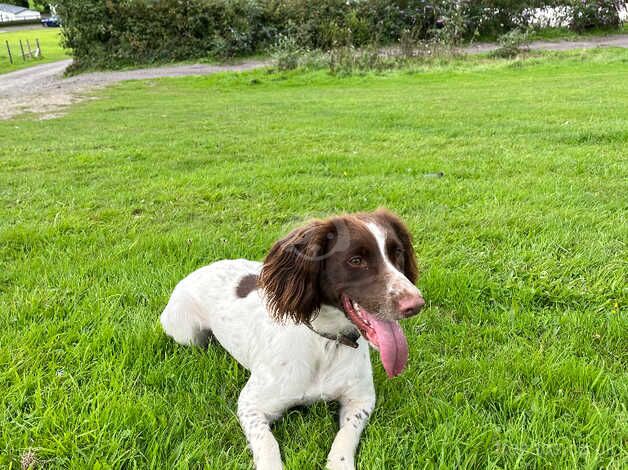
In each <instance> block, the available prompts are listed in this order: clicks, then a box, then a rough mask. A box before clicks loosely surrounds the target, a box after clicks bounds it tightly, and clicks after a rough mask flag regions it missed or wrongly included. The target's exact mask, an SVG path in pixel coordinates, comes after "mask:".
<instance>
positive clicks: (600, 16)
mask: <svg viewBox="0 0 628 470" xmlns="http://www.w3.org/2000/svg"><path fill="white" fill-rule="evenodd" d="M623 3H624V2H621V1H618V0H572V1H571V2H570V6H571V8H572V9H571V18H570V21H569V27H570V28H571V29H573V30H574V31H577V32H583V31H586V30H588V29H594V28H601V29H613V28H618V27H619V26H620V25H621V20H620V18H619V10H620V8H621V6H622V4H623Z"/></svg>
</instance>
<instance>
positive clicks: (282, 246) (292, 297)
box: [258, 220, 333, 323]
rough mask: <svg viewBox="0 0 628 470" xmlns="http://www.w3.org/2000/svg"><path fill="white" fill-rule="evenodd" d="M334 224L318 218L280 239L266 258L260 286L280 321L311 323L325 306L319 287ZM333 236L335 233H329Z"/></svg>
mask: <svg viewBox="0 0 628 470" xmlns="http://www.w3.org/2000/svg"><path fill="white" fill-rule="evenodd" d="M329 234H331V229H330V224H329V223H328V222H325V221H320V220H314V221H312V222H310V223H308V224H307V225H305V226H303V227H300V228H298V229H296V230H294V231H292V232H291V233H290V234H288V235H287V236H286V237H285V238H283V239H281V240H279V241H278V242H276V243H275V244H274V245H273V247H272V248H271V249H270V252H269V253H268V255H267V256H266V259H265V260H264V266H263V267H262V272H261V274H260V277H259V282H258V284H259V286H260V287H262V288H263V289H264V294H265V298H266V305H267V307H268V309H269V310H270V312H271V313H272V314H273V316H274V317H275V318H276V319H278V320H285V319H291V320H293V321H294V322H296V323H309V321H310V320H311V319H312V317H313V316H314V315H315V314H316V313H317V312H318V309H319V308H320V306H321V297H320V292H319V287H318V279H319V274H320V272H321V269H322V266H323V258H324V255H325V250H326V245H327V242H328V240H329V238H328V235H329ZM329 236H332V237H333V235H329Z"/></svg>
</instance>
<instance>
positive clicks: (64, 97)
mask: <svg viewBox="0 0 628 470" xmlns="http://www.w3.org/2000/svg"><path fill="white" fill-rule="evenodd" d="M71 63H72V61H71V60H69V59H68V60H62V61H59V62H52V63H49V64H42V65H36V66H34V67H30V68H27V69H23V70H18V71H17V72H11V73H7V74H4V75H0V119H9V118H11V117H13V116H16V115H17V114H20V113H24V112H35V113H40V114H41V118H42V119H47V118H53V117H57V116H58V115H59V114H60V113H61V111H63V108H65V107H66V106H68V105H70V104H72V103H74V102H76V101H79V100H81V99H84V98H85V94H86V93H87V92H89V91H92V90H94V89H96V88H101V87H104V86H106V85H109V84H112V83H116V82H120V81H123V80H145V79H150V78H160V77H182V76H185V75H209V74H212V73H217V72H239V71H243V70H250V69H255V68H259V67H264V66H267V65H269V64H270V62H262V61H249V62H244V63H242V64H237V65H200V64H194V65H173V66H166V67H156V68H149V69H138V70H121V71H115V72H92V73H84V74H81V75H76V76H73V77H68V78H64V77H63V71H64V70H65V69H66V68H67V67H68V65H70V64H71Z"/></svg>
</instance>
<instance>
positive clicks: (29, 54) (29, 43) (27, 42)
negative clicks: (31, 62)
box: [26, 39, 33, 59]
mask: <svg viewBox="0 0 628 470" xmlns="http://www.w3.org/2000/svg"><path fill="white" fill-rule="evenodd" d="M26 48H27V49H28V57H29V58H30V59H32V58H33V51H32V50H31V42H30V41H29V40H28V39H27V40H26Z"/></svg>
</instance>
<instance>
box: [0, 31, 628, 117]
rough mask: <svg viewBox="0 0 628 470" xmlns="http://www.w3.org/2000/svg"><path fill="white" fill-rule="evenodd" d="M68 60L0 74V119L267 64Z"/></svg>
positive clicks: (558, 44)
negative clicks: (83, 67)
mask: <svg viewBox="0 0 628 470" xmlns="http://www.w3.org/2000/svg"><path fill="white" fill-rule="evenodd" d="M608 46H614V47H626V48H628V35H626V34H622V35H616V36H607V37H599V38H591V39H587V40H586V41H584V40H582V41H554V42H550V41H546V42H533V43H532V44H530V48H531V49H542V50H558V51H562V50H568V49H588V48H593V47H608ZM496 47H497V46H496V45H495V44H476V45H473V46H470V47H467V48H466V49H464V51H465V52H467V53H470V54H475V53H480V52H488V51H491V50H493V49H496ZM70 63H71V61H70V60H63V61H60V62H53V63H50V64H43V65H37V66H35V67H30V68H27V69H24V70H19V71H17V72H11V73H7V74H4V75H0V119H9V118H11V117H13V116H15V115H17V114H20V113H23V112H35V113H39V114H40V115H41V118H42V119H46V118H51V117H56V116H58V115H59V114H60V113H61V112H62V111H63V108H64V107H66V106H68V105H69V104H72V103H73V102H76V101H78V100H80V99H81V98H82V97H83V96H85V93H87V92H89V91H91V90H93V89H95V88H99V87H103V86H106V85H109V84H111V83H116V82H120V81H123V80H143V79H150V78H160V77H180V76H184V75H208V74H212V73H217V72H225V71H243V70H250V69H254V68H259V67H265V66H268V65H270V62H263V61H249V62H244V63H242V64H238V65H173V66H167V67H158V68H149V69H139V70H124V71H116V72H93V73H85V74H82V75H77V76H75V77H70V78H63V71H64V70H65V68H66V67H67V66H68V65H70Z"/></svg>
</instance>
